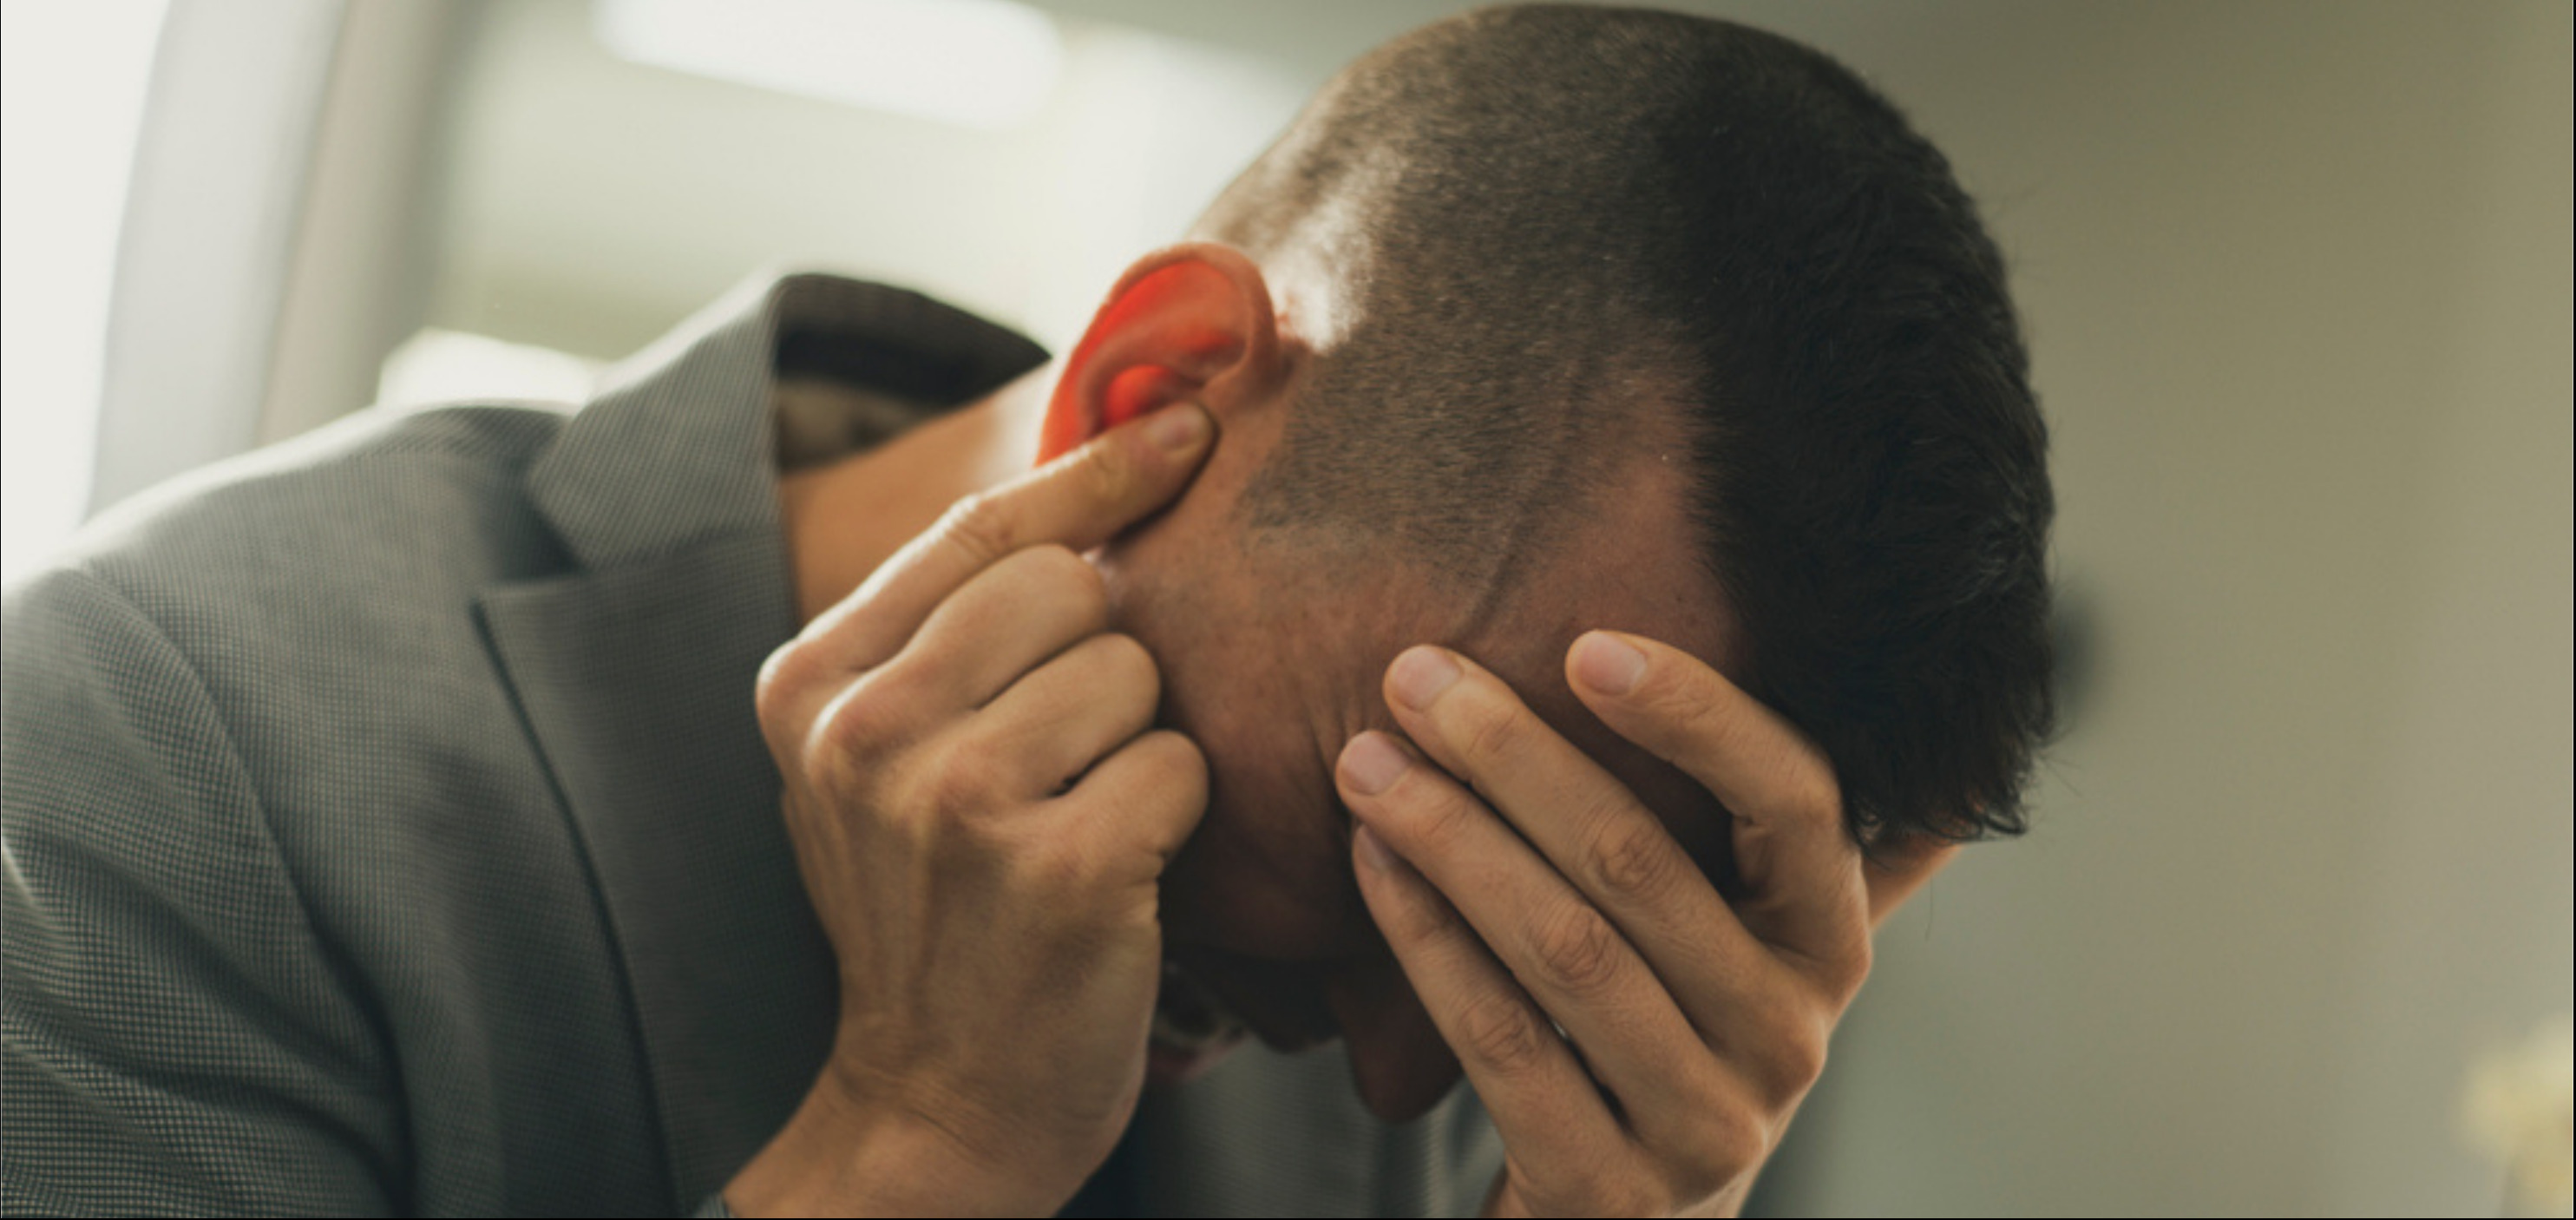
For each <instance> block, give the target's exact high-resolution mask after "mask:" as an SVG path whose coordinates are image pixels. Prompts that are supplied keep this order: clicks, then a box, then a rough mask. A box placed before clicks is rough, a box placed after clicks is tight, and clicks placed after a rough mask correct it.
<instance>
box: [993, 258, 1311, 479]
mask: <svg viewBox="0 0 2576 1220" xmlns="http://www.w3.org/2000/svg"><path fill="white" fill-rule="evenodd" d="M1279 371H1280V370H1279V328H1278V323H1277V320H1276V319H1275V318H1273V317H1272V315H1271V311H1270V285H1269V283H1268V281H1266V280H1264V279H1263V278H1262V275H1261V268H1259V267H1257V266H1254V265H1253V262H1252V260H1251V259H1248V258H1245V257H1244V256H1243V255H1242V254H1241V253H1240V252H1238V251H1236V250H1234V249H1233V248H1232V247H1229V246H1220V245H1216V244H1214V243H1211V242H1183V243H1181V244H1180V245H1177V246H1166V247H1164V248H1163V249H1160V250H1157V251H1155V252H1153V253H1152V254H1148V255H1146V256H1145V257H1143V258H1141V259H1138V260H1136V264H1135V265H1134V266H1132V267H1129V268H1128V269H1127V273H1126V274H1125V275H1122V276H1120V277H1118V285H1117V287H1115V288H1112V289H1110V290H1109V299H1108V300H1107V301H1106V302H1104V303H1103V304H1102V305H1101V306H1100V312H1099V313H1098V314H1095V315H1093V317H1092V319H1091V328H1090V329H1089V330H1087V331H1084V332H1083V335H1082V342H1081V343H1079V344H1076V345H1075V346H1074V349H1073V355H1071V356H1069V357H1067V358H1066V359H1065V362H1064V372H1063V373H1062V375H1061V376H1059V377H1058V378H1057V379H1056V383H1055V397H1054V398H1053V399H1051V400H1049V401H1048V403H1047V414H1046V424H1045V426H1044V427H1043V428H1042V429H1041V430H1040V431H1039V433H1038V461H1040V462H1041V463H1043V462H1047V461H1051V460H1053V459H1054V458H1055V457H1056V456H1057V455H1059V454H1062V453H1064V452H1065V451H1067V450H1070V449H1072V448H1074V447H1075V446H1078V445H1080V444H1082V443H1083V442H1084V441H1087V440H1089V439H1091V438H1092V437H1094V436H1097V435H1099V434H1100V433H1101V432H1103V431H1105V430H1107V429H1110V428H1114V427H1117V426H1118V425H1120V424H1123V423H1125V422H1127V421H1128V420H1131V419H1134V418H1136V417H1137V416H1139V415H1144V414H1147V413H1149V412H1151V411H1153V410H1154V409H1155V408H1156V407H1160V406H1163V405H1164V404H1166V403H1172V402H1178V401H1181V400H1182V399H1193V400H1197V401H1199V402H1200V403H1202V404H1204V405H1206V406H1208V407H1209V409H1210V410H1211V412H1215V411H1218V410H1219V409H1220V406H1221V405H1232V404H1231V403H1230V402H1229V403H1225V404H1219V403H1217V402H1212V401H1210V400H1211V399H1214V398H1219V397H1229V398H1230V397H1233V396H1237V395H1241V394H1245V393H1259V392H1262V391H1265V390H1267V389H1268V388H1270V386H1271V385H1272V384H1273V383H1274V382H1275V380H1276V379H1277V377H1278V375H1279ZM1220 418H1221V417H1220Z"/></svg>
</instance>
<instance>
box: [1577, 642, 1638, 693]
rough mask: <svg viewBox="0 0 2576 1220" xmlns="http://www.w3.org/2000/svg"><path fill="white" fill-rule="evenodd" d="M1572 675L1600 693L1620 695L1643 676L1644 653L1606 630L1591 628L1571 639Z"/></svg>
mask: <svg viewBox="0 0 2576 1220" xmlns="http://www.w3.org/2000/svg"><path fill="white" fill-rule="evenodd" d="M1574 676H1575V677H1576V678H1577V679H1580V680H1581V681H1582V683H1583V684H1584V685H1585V686H1589V687H1591V688H1592V689H1594V690H1597V691H1599V692H1601V693H1602V694H1605V695H1624V694H1627V693H1628V692H1629V691H1632V690H1635V689H1637V680H1638V679H1640V678H1643V677H1645V676H1646V654H1644V653H1642V652H1639V651H1637V648H1636V645H1634V644H1630V643H1629V642H1628V641H1626V640H1623V639H1620V638H1619V637H1617V636H1615V635H1612V634H1610V633H1609V632H1606V631H1595V632H1592V633H1590V634H1588V635H1586V636H1584V637H1583V638H1582V639H1579V640H1576V641H1575V642H1574Z"/></svg>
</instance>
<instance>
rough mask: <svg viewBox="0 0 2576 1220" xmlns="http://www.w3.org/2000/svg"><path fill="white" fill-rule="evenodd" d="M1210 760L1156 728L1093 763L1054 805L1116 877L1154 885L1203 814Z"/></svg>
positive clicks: (1194, 746)
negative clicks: (1104, 857) (1062, 810)
mask: <svg viewBox="0 0 2576 1220" xmlns="http://www.w3.org/2000/svg"><path fill="white" fill-rule="evenodd" d="M1207 793H1208V784H1207V759H1206V757H1205V756H1204V755H1202V754H1200V753H1199V748H1198V745H1197V743H1195V742H1192V741H1191V740H1190V739H1189V738H1187V737H1184V736H1182V735H1181V734H1179V733H1175V732H1173V731H1171V730H1170V729H1156V730H1154V731H1152V732H1149V733H1146V734H1144V735H1143V736H1141V737H1138V738H1136V739H1135V740H1134V741H1130V742H1128V743H1127V744H1126V745H1124V746H1121V747H1119V748H1118V749H1117V750H1115V751H1112V752H1111V753H1110V755H1109V756H1108V757H1107V758H1103V759H1101V760H1100V761H1099V762H1098V763H1095V764H1093V766H1092V768H1091V770H1090V771H1089V772H1088V773H1086V774H1085V775H1084V776H1083V777H1082V779H1081V781H1080V782H1078V783H1076V784H1075V785H1074V786H1073V790H1072V791H1070V792H1067V793H1065V794H1064V795H1063V796H1061V797H1058V798H1057V801H1058V803H1059V804H1060V805H1062V806H1063V807H1064V808H1065V809H1066V810H1067V811H1068V812H1069V813H1071V815H1072V817H1071V819H1070V824H1069V825H1068V826H1067V827H1066V829H1067V830H1069V831H1071V832H1073V834H1074V836H1075V837H1076V838H1077V839H1078V840H1079V841H1081V842H1082V843H1084V844H1086V845H1087V846H1088V848H1089V850H1093V851H1098V852H1102V853H1104V854H1106V855H1108V856H1110V857H1111V859H1110V860H1109V861H1108V862H1107V863H1108V864H1109V866H1110V867H1112V868H1113V869H1114V870H1115V872H1116V874H1117V875H1119V876H1122V877H1123V878H1124V879H1126V880H1129V881H1143V882H1152V881H1154V880H1155V879H1157V878H1159V877H1161V876H1162V875H1163V869H1164V867H1165V866H1167V865H1169V864H1170V863H1171V862H1172V857H1173V855H1174V854H1176V853H1178V852H1179V851H1180V850H1181V844H1182V843H1184V842H1186V841H1188V839H1189V837H1190V832H1191V831H1193V830H1196V829H1198V824H1199V819H1200V818H1201V817H1202V816H1203V815H1204V814H1205V813H1206V812H1207Z"/></svg>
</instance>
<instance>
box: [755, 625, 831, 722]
mask: <svg viewBox="0 0 2576 1220" xmlns="http://www.w3.org/2000/svg"><path fill="white" fill-rule="evenodd" d="M815 669H816V666H815V663H814V656H813V651H812V650H811V649H808V648H806V647H804V646H803V645H802V643H801V642H800V641H795V640H790V641H789V642H787V643H785V644H782V645H779V647H778V648H777V649H776V650H775V651H773V652H771V653H770V654H769V656H768V657H767V658H765V659H763V660H762V661H761V663H760V676H759V677H758V678H756V679H755V680H754V681H753V682H752V688H751V691H752V694H751V698H752V710H753V712H754V714H755V715H757V716H758V717H759V718H760V723H761V725H762V727H764V728H767V729H769V730H770V731H771V732H772V733H773V734H774V733H776V732H777V731H778V729H779V728H780V727H781V726H783V725H784V724H785V723H786V722H787V721H788V720H789V719H790V718H792V717H793V716H794V715H795V712H796V707H797V704H798V703H800V702H801V700H800V699H799V696H801V695H803V694H804V693H805V690H806V689H807V688H808V687H810V686H812V685H813V684H814V675H815Z"/></svg>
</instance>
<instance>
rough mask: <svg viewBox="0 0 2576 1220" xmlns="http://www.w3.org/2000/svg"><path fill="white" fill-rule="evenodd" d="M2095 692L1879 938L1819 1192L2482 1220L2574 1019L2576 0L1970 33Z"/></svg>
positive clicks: (1939, 82) (1975, 96)
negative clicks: (2473, 1086)
mask: <svg viewBox="0 0 2576 1220" xmlns="http://www.w3.org/2000/svg"><path fill="white" fill-rule="evenodd" d="M1940 18H1941V19H1940V20H1939V21H1938V22H1926V23H1918V25H1917V26H1916V28H1914V29H1912V30H1909V31H1908V32H1907V37H1906V38H1905V39H1904V40H1903V41H1902V45H1893V44H1883V45H1873V46H1870V47H1868V48H1867V49H1866V50H1856V51H1855V53H1854V58H1855V59H1856V60H1859V61H1861V62H1862V63H1863V64H1864V66H1866V67H1869V68H1872V69H1874V70H1875V72H1876V74H1877V75H1878V76H1879V77H1880V78H1881V80H1882V82H1883V83H1884V84H1885V85H1886V86H1887V87H1888V88H1889V89H1890V90H1891V91H1892V92H1893V93H1894V94H1895V95H1896V96H1897V97H1899V98H1900V99H1903V100H1904V101H1905V102H1906V103H1907V104H1908V105H1909V106H1911V107H1912V109H1913V110H1914V112H1915V113H1916V114H1917V115H1918V117H1919V118H1920V119H1921V121H1922V122H1923V123H1924V125H1925V126H1926V127H1927V128H1928V129H1929V130H1930V131H1931V132H1932V134H1933V135H1934V136H1935V138H1936V139H1938V140H1940V141H1941V142H1942V143H1943V144H1944V146H1945V147H1946V148H1948V149H1949V150H1950V152H1951V153H1952V154H1953V156H1954V158H1955V159H1956V161H1957V162H1958V164H1959V166H1960V168H1961V171H1962V173H1963V175H1964V176H1965V178H1966V179H1967V181H1968V182H1969V184H1970V186H1971V188H1972V189H1973V190H1975V191H1977V192H1978V193H1979V194H1980V195H1981V196H1982V197H1983V198H1984V200H1985V201H1986V204H1987V207H1988V208H1989V211H1990V214H1991V216H1992V217H1993V221H1994V224H1995V226H1996V228H1997V229H1998V231H1999V232H2000V234H2001V236H2002V239H2003V242H2004V244H2005V246H2006V247H2007V249H2008V252H2009V253H2010V254H2011V256H2012V257H2013V259H2014V261H2015V265H2016V268H2017V273H2018V274H2017V288H2018V291H2019V294H2020V299H2021V301H2022V303H2023V305H2024V307H2025V309H2026V311H2027V316H2028V320H2029V324H2030V330H2031V334H2032V338H2033V342H2034V345H2035V353H2036V360H2037V376H2038V384H2039V386H2040V388H2041V391H2042V393H2043V394H2044V395H2045V398H2046V404H2047V407H2048V410H2049V413H2050V416H2051V418H2052V420H2053V422H2054V425H2055V428H2056V438H2057V447H2056V455H2055V461H2056V465H2055V470H2056V475H2057V479H2058V486H2059V489H2060V494H2061V497H2062V501H2063V505H2064V516H2063V519H2062V525H2061V527H2060V532H2059V536H2058V550H2059V554H2060V558H2061V570H2062V571H2063V573H2064V575H2065V577H2066V578H2067V579H2068V581H2069V582H2070V584H2071V585H2072V586H2073V588H2074V589H2075V590H2076V591H2077V592H2078V593H2080V594H2082V595H2083V596H2084V597H2085V600H2086V601H2087V602H2088V603H2089V604H2090V605H2091V606H2092V607H2093V609H2094V610H2095V612H2096V614H2097V615H2098V620H2099V621H2098V624H2097V628H2098V636H2099V644H2100V648H2099V655H2098V658H2097V661H2098V672H2097V673H2096V674H2095V675H2094V687H2095V689H2094V691H2093V697H2092V699H2091V700H2090V702H2089V705H2088V706H2085V707H2083V708H2081V709H2080V710H2079V716H2078V720H2077V722H2076V725H2075V731H2074V733H2073V735H2072V736H2071V737H2070V739H2069V740H2068V741H2067V742H2066V743H2065V744H2064V746H2063V747H2062V748H2061V749H2059V750H2058V751H2057V753H2056V755H2055V757H2054V759H2053V760H2052V763H2051V765H2050V773H2049V776H2048V778H2047V781H2046V783H2045V784H2044V785H2043V786H2042V788H2041V790H2040V794H2039V806H2040V816H2039V830H2038V832H2037V833H2036V834H2035V835H2033V836H2032V838H2031V840H2030V841H2028V842H2025V843H2021V844H2016V845H2010V846H1996V847H1988V848H1983V849H1979V850H1977V851H1975V852H1973V853H1971V854H1970V855H1969V857H1968V858H1967V859H1966V860H1965V861H1964V862H1963V863H1962V864H1961V865H1960V866H1959V867H1958V868H1957V869H1955V870H1954V871H1953V873H1952V874H1951V875H1950V876H1949V877H1947V878H1945V879H1944V880H1943V881H1942V882H1941V883H1940V884H1939V885H1938V887H1937V888H1936V889H1935V890H1934V891H1933V892H1932V893H1931V894H1930V895H1929V901H1926V902H1923V903H1921V904H1920V906H1919V908H1918V909H1916V910H1914V911H1912V912H1910V913H1909V914H1908V915H1907V916H1906V917H1904V918H1902V919H1901V920H1899V921H1898V922H1897V923H1896V924H1895V925H1893V926H1892V927H1891V929H1890V930H1889V933H1888V934H1887V935H1886V937H1885V938H1884V949H1883V954H1882V964H1881V966H1880V971H1879V977H1878V978H1877V979H1876V980H1875V981H1874V982H1873V984H1872V987H1871V989H1870V991H1869V993H1868V994H1867V995H1865V996H1864V998H1863V1001H1862V1003H1861V1006H1860V1008H1859V1010H1858V1011H1857V1012H1856V1013H1855V1014H1854V1016H1853V1018H1852V1020H1851V1022H1850V1024H1849V1025H1848V1026H1847V1028H1846V1031H1845V1035H1844V1037H1843V1038H1842V1040H1841V1042H1840V1044H1839V1045H1838V1052H1839V1053H1838V1058H1837V1061H1836V1063H1835V1065H1834V1068H1833V1070H1832V1073H1831V1076H1830V1077H1829V1079H1830V1081H1831V1087H1830V1088H1829V1089H1828V1090H1827V1091H1826V1093H1825V1094H1824V1095H1823V1096H1821V1097H1819V1098H1818V1099H1817V1102H1816V1104H1815V1106H1814V1108H1813V1111H1812V1113H1811V1114H1810V1115H1809V1118H1810V1119H1811V1120H1814V1126H1813V1130H1812V1131H1811V1132H1810V1134H1809V1137H1810V1139H1811V1140H1812V1141H1813V1147H1812V1149H1811V1154H1810V1156H1809V1157H1808V1158H1807V1163H1805V1164H1803V1165H1800V1166H1798V1167H1797V1172H1798V1179H1799V1180H1798V1181H1797V1183H1795V1186H1796V1189H1794V1190H1791V1191H1789V1192H1787V1194H1786V1197H1785V1198H1784V1202H1791V1203H1793V1204H1794V1205H1796V1206H1798V1207H1800V1208H1801V1210H1805V1209H1809V1208H1812V1209H1815V1210H1821V1211H1828V1212H1842V1213H1855V1214H1857V1213H1864V1212H1872V1211H1880V1210H1890V1211H1900V1212H1908V1213H1918V1212H1934V1213H1938V1212H1951V1211H2007V1212H2014V1213H2025V1214H2044V1213H2052V1212H2078V1213H2086V1212H2095V1213H2098V1212H2126V1211H2138V1210H2144V1211H2150V1212H2166V1211H2196V1212H2209V1211H2220V1210H2237V1209H2250V1210H2254V1211H2258V1212H2318V1211H2335V1212H2366V1211H2379V1210H2383V1209H2389V1210H2397V1211H2404V1212H2462V1211H2467V1212H2481V1211H2483V1212H2492V1211H2493V1210H2494V1209H2495V1207H2496V1206H2497V1204H2498V1201H2499V1197H2500V1189H2501V1174H2500V1173H2499V1172H2498V1171H2496V1170H2494V1169H2493V1168H2491V1167H2488V1166H2485V1165H2483V1164H2481V1163H2480V1162H2479V1161H2477V1160H2476V1159H2474V1157H2473V1156H2471V1155H2470V1154H2469V1153H2468V1152H2467V1151H2465V1150H2464V1148H2463V1146H2462V1144H2461V1142H2460V1140H2459V1137H2458V1126H2457V1120H2456V1112H2457V1107H2458V1100H2459V1089H2460V1087H2461V1083H2462V1079H2463V1076H2464V1074H2465V1062H2466V1059H2467V1057H2468V1056H2469V1055H2470V1054H2472V1053H2474V1052H2475V1051H2477V1050H2479V1049H2482V1048H2484V1047H2486V1046H2488V1045H2490V1044H2492V1043H2495V1042H2500V1041H2503V1040H2505V1039H2508V1038H2511V1037H2515V1036H2518V1035H2520V1034H2521V1033H2523V1032H2524V1031H2525V1030H2527V1029H2528V1028H2530V1026H2531V1025H2533V1024H2535V1023H2536V1022H2537V1020H2538V1019H2539V1018H2540V1017H2541V1016H2542V1015H2543V1014H2544V1013H2546V1012H2548V1011H2550V1010H2565V1009H2566V1008H2567V1007H2568V1005H2569V994H2570V944H2569V926H2570V882H2569V877H2570V840H2569V824H2570V792H2571V787H2570V768H2569V756H2570V746H2569V741H2570V733H2571V719H2570V711H2569V706H2570V693H2569V692H2570V676H2569V675H2570V655H2569V638H2570V600H2569V598H2570V594H2569V588H2570V568H2569V564H2570V561H2569V556H2570V550H2571V534H2570V526H2569V513H2570V509H2569V505H2570V430H2569V402H2570V380H2569V367H2570V362H2569V335H2570V330H2571V319H2570V311H2569V299H2570V272H2569V267H2570V251H2569V225H2570V205H2569V187H2568V182H2569V175H2570V154H2569V147H2570V129H2569V97H2570V80H2569V66H2568V65H2569V58H2568V55H2569V26H2568V10H2567V9H2566V8H2565V7H2564V6H2539V5H2529V6H2518V7H2506V6H2476V7H2473V6H2419V7H2402V6H2401V7H2391V6H2380V5H2370V6H2364V5H2329V6H2261V7H2257V6H2217V7H2179V6H2177V7H2156V8H2144V9H2141V8H2130V7H2100V6H2072V5H2070V6H2023V5H2012V6H2004V5H1985V6H1966V7H1952V8H1948V9H1944V10H1942V11H1941V13H1940Z"/></svg>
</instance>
